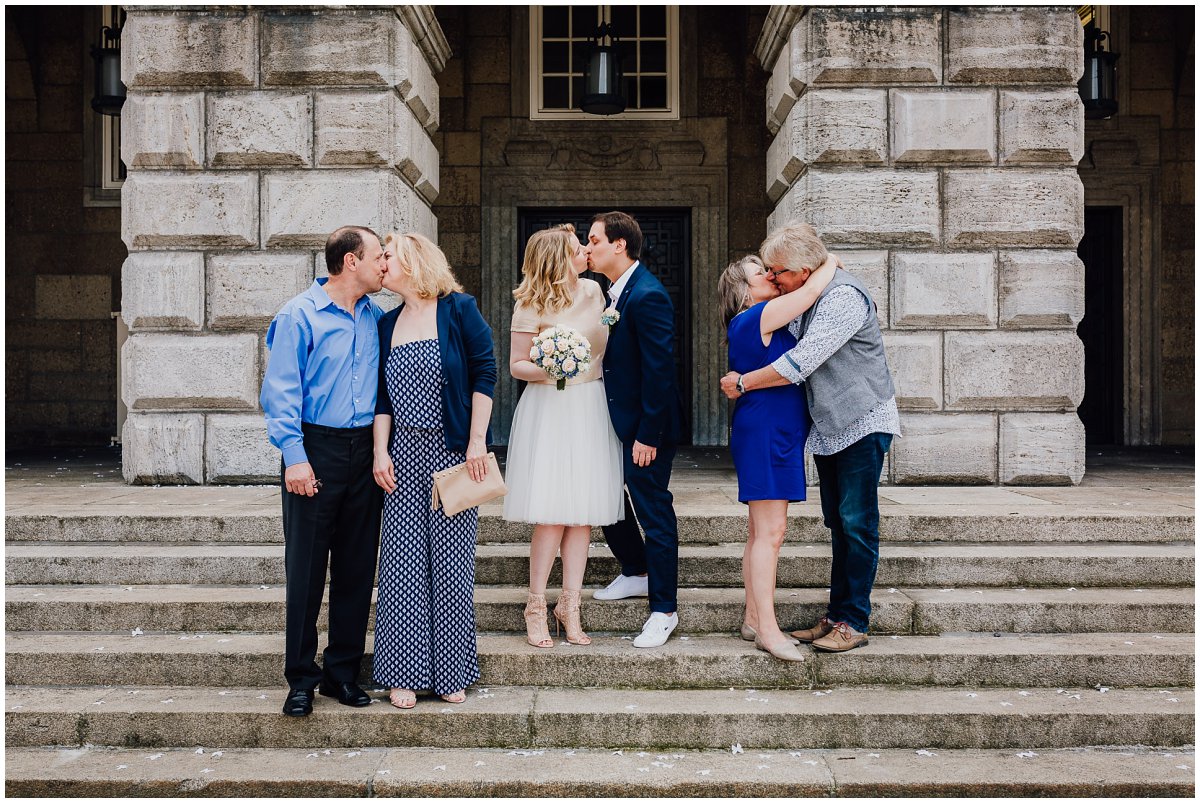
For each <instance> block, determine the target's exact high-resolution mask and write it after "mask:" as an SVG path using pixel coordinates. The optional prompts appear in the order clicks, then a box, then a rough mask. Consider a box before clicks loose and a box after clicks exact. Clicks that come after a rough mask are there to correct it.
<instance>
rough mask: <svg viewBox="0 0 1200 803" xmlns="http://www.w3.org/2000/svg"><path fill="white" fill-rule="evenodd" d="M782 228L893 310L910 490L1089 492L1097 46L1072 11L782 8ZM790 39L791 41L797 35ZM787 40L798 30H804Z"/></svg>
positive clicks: (771, 112) (776, 72)
mask: <svg viewBox="0 0 1200 803" xmlns="http://www.w3.org/2000/svg"><path fill="white" fill-rule="evenodd" d="M772 17H773V20H769V21H768V29H770V28H771V22H772V21H774V22H775V23H776V25H775V27H776V28H779V29H781V32H780V35H779V40H780V41H782V43H783V44H782V47H778V48H777V49H778V55H777V56H775V57H773V58H772V54H771V52H770V51H771V50H772V48H770V46H769V41H768V37H766V36H764V39H762V40H760V52H761V53H764V54H765V56H764V66H766V67H767V68H768V69H771V71H772V75H771V79H770V81H769V82H768V96H767V106H766V109H767V121H766V122H767V128H768V129H769V130H771V131H773V132H777V133H776V134H775V137H774V140H773V141H772V143H771V146H770V150H769V153H768V160H767V181H766V189H767V193H768V195H769V197H770V198H771V199H772V201H774V202H775V204H776V206H775V210H774V212H773V213H772V215H771V219H770V221H769V223H768V228H770V229H773V228H776V227H778V226H781V225H783V224H784V223H786V222H788V221H792V220H804V221H807V222H810V223H812V224H813V225H814V226H815V227H816V229H817V231H818V232H819V233H820V234H821V235H822V237H823V238H824V239H825V240H826V242H827V243H828V244H829V245H830V246H831V248H832V249H834V250H836V251H837V252H839V253H840V254H841V255H842V257H843V259H844V260H845V262H846V264H847V267H848V268H850V269H851V270H852V271H854V272H855V273H857V274H858V275H859V276H860V277H862V278H863V279H864V281H865V282H866V283H867V285H868V286H869V287H870V288H871V289H872V293H873V295H874V297H875V298H876V300H877V301H878V306H879V315H880V323H881V325H882V328H883V329H884V339H885V342H886V345H887V349H888V357H889V362H890V365H891V368H892V372H893V374H894V376H895V379H896V385H897V401H898V403H899V406H900V408H901V425H902V429H903V431H904V437H903V438H901V439H897V440H896V442H895V443H894V445H893V449H892V453H891V458H890V466H889V468H888V475H889V476H890V479H891V480H892V481H894V482H897V483H973V484H974V483H977V484H988V483H996V482H1000V483H1014V484H1015V483H1020V484H1026V483H1056V484H1057V483H1063V484H1065V483H1077V482H1079V480H1080V478H1081V477H1082V475H1083V469H1084V432H1083V426H1082V424H1081V423H1080V421H1079V419H1078V417H1077V416H1076V414H1075V409H1076V407H1077V406H1078V404H1079V402H1080V400H1081V398H1082V396H1083V348H1082V343H1081V342H1080V341H1079V339H1078V337H1077V336H1076V335H1075V332H1074V329H1075V326H1076V325H1077V324H1078V322H1079V319H1080V317H1081V315H1082V312H1083V267H1082V263H1081V262H1080V261H1079V259H1078V258H1077V257H1076V255H1075V248H1076V245H1077V244H1078V242H1079V239H1080V237H1081V236H1082V233H1083V185H1082V183H1081V182H1080V180H1079V177H1078V175H1077V174H1076V171H1075V164H1076V163H1077V162H1078V161H1079V159H1080V157H1081V156H1082V154H1083V141H1084V140H1083V107H1082V104H1081V102H1080V100H1079V97H1078V94H1077V90H1076V82H1077V80H1078V78H1079V76H1080V74H1081V72H1082V66H1083V65H1082V53H1083V50H1082V46H1083V45H1082V29H1081V27H1080V24H1079V21H1078V19H1077V18H1076V16H1075V14H1074V13H1073V11H1072V10H1071V9H1069V8H1064V7H1060V8H1039V9H985V8H972V9H950V8H944V9H938V8H921V9H899V8H892V9H851V8H838V9H833V8H813V9H810V10H807V11H805V12H803V13H802V14H798V13H797V11H796V7H775V8H774V9H773V10H772ZM781 21H783V22H781ZM788 25H790V28H788Z"/></svg>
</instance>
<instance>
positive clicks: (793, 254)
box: [758, 223, 829, 272]
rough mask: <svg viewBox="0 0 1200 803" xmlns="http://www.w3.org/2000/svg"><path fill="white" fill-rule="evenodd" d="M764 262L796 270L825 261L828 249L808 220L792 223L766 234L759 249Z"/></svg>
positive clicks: (773, 266) (819, 264)
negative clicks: (806, 221)
mask: <svg viewBox="0 0 1200 803" xmlns="http://www.w3.org/2000/svg"><path fill="white" fill-rule="evenodd" d="M758 252H759V253H760V254H762V259H763V262H764V263H765V264H767V265H770V266H771V267H772V268H780V269H782V270H790V271H793V272H799V271H801V270H804V269H806V268H807V269H808V270H816V269H817V268H819V267H821V266H822V265H824V264H825V260H826V259H828V258H829V252H828V251H826V250H825V243H823V242H821V238H820V237H818V236H817V232H816V230H815V229H814V228H813V227H812V226H810V225H808V224H807V223H792V224H790V225H787V226H784V227H783V228H782V229H776V230H775V231H773V232H771V233H770V234H768V235H767V239H765V240H763V244H762V246H761V247H760V248H759V249H758Z"/></svg>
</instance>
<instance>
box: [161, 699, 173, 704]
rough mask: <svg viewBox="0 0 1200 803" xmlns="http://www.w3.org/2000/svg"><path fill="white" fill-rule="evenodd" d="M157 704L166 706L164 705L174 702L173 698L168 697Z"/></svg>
mask: <svg viewBox="0 0 1200 803" xmlns="http://www.w3.org/2000/svg"><path fill="white" fill-rule="evenodd" d="M159 702H160V703H164V704H166V703H173V702H175V698H174V697H168V698H167V699H165V700H159Z"/></svg>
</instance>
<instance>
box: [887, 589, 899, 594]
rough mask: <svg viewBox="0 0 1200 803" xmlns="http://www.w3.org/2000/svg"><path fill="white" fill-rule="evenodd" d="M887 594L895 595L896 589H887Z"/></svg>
mask: <svg viewBox="0 0 1200 803" xmlns="http://www.w3.org/2000/svg"><path fill="white" fill-rule="evenodd" d="M888 593H889V594H895V593H897V591H896V589H894V588H889V589H888Z"/></svg>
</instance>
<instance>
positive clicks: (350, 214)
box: [262, 170, 401, 248]
mask: <svg viewBox="0 0 1200 803" xmlns="http://www.w3.org/2000/svg"><path fill="white" fill-rule="evenodd" d="M400 183H401V182H400V179H399V177H397V176H396V175H395V174H394V173H392V172H391V171H390V170H312V171H304V172H290V171H289V172H281V173H268V174H267V175H266V176H264V178H263V210H262V216H263V238H264V243H263V244H264V245H265V246H266V247H268V248H324V247H325V240H326V239H327V238H328V237H329V233H330V232H331V231H333V230H334V229H336V228H338V227H339V226H345V225H347V224H349V223H354V224H357V225H360V226H367V227H368V228H370V229H372V230H373V231H376V232H378V233H379V235H380V236H381V237H382V236H383V235H384V234H385V233H386V232H388V231H391V230H392V228H393V221H394V220H395V219H396V214H397V213H396V212H395V211H394V210H395V207H394V205H393V202H392V199H393V197H394V195H395V192H396V189H395V187H396V185H397V184H400Z"/></svg>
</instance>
